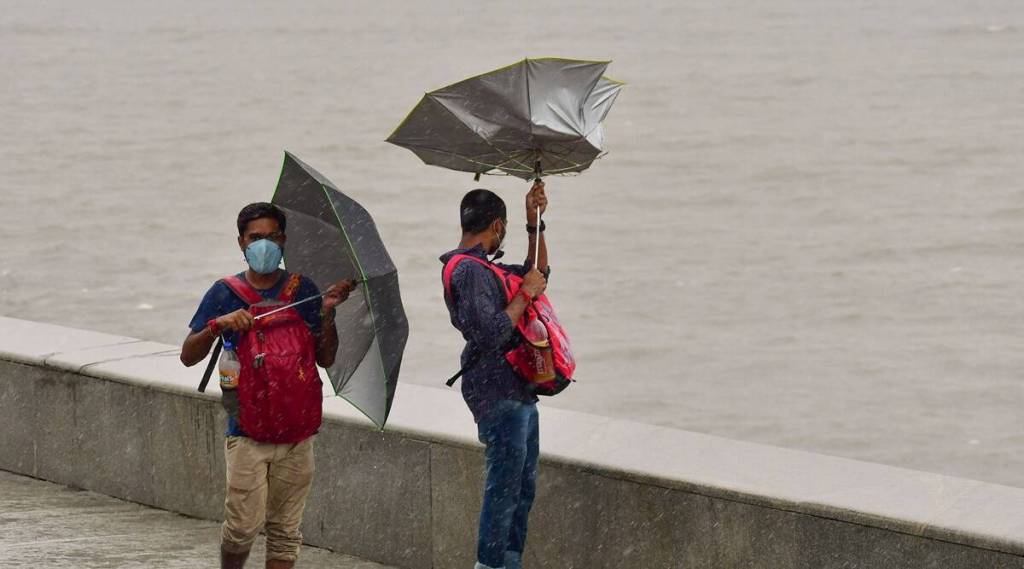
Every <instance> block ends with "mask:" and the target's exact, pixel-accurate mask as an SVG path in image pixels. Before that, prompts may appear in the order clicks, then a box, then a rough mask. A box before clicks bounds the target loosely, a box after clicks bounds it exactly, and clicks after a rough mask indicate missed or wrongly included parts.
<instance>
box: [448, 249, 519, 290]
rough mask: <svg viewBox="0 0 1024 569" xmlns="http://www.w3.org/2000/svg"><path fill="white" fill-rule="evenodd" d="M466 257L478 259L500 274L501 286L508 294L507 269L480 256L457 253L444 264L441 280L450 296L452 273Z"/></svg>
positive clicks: (477, 260) (473, 259)
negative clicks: (502, 268)
mask: <svg viewBox="0 0 1024 569" xmlns="http://www.w3.org/2000/svg"><path fill="white" fill-rule="evenodd" d="M465 259H470V260H472V261H476V262H477V263H480V264H481V265H483V266H485V267H487V268H488V269H490V270H491V271H493V272H494V274H496V275H498V280H499V281H501V288H503V289H505V296H508V292H509V291H508V287H507V286H506V285H505V277H506V276H507V275H506V273H505V271H503V270H501V268H499V267H498V266H497V265H495V264H494V263H488V262H487V261H485V260H483V259H481V258H480V257H474V256H472V255H455V256H454V257H452V258H451V259H448V263H447V264H446V265H445V266H444V272H443V273H442V274H441V281H442V282H443V283H444V293H445V294H446V295H448V298H452V273H454V272H455V267H457V266H458V265H459V263H461V262H462V261H463V260H465ZM453 300H454V299H453Z"/></svg>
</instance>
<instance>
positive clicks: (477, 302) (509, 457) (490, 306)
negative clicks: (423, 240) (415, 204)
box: [441, 181, 549, 569]
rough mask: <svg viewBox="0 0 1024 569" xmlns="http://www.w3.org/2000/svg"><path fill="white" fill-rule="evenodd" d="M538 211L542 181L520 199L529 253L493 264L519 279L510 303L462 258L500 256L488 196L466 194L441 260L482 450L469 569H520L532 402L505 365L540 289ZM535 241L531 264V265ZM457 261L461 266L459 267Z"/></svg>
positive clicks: (533, 473) (501, 210) (493, 202)
mask: <svg viewBox="0 0 1024 569" xmlns="http://www.w3.org/2000/svg"><path fill="white" fill-rule="evenodd" d="M538 208H539V209H540V212H541V213H543V212H544V211H545V210H546V209H547V197H546V196H545V194H544V183H543V182H540V181H537V182H535V183H534V185H533V187H532V188H531V189H530V192H529V193H528V194H527V196H526V219H527V225H526V230H527V233H528V234H529V238H530V239H529V243H530V244H529V253H528V255H527V258H526V263H525V264H524V265H504V264H497V266H498V268H500V269H501V270H502V271H504V272H505V273H512V274H515V275H518V276H521V277H523V278H524V280H523V283H522V286H521V288H520V289H519V293H518V294H516V296H515V297H514V298H512V299H511V300H509V299H508V297H507V295H506V292H505V289H504V288H503V287H502V284H501V283H500V282H499V281H498V277H497V275H496V274H495V272H494V271H492V270H491V269H490V268H488V267H487V266H485V265H483V264H481V263H479V262H476V261H475V260H471V259H465V258H464V257H460V258H456V257H458V256H460V255H468V256H472V257H476V258H477V259H480V260H482V261H483V262H484V263H490V262H493V261H491V260H489V259H488V257H489V256H491V257H492V258H493V259H497V258H499V257H501V256H502V251H501V246H502V243H503V241H504V239H505V234H506V226H507V223H508V220H507V217H506V215H505V213H506V212H505V202H503V201H502V199H501V198H500V197H498V196H497V195H496V194H494V193H493V192H490V191H488V190H473V191H471V192H469V193H468V194H466V196H465V197H464V198H463V200H462V204H461V206H460V221H461V224H462V241H461V243H459V247H458V248H457V249H455V250H453V251H450V252H448V253H445V254H444V255H442V256H441V262H442V263H444V264H445V266H446V267H447V266H448V264H449V262H450V261H452V262H455V263H458V264H457V265H455V266H454V268H450V271H451V272H450V280H449V281H448V284H449V286H448V287H447V291H446V293H445V302H446V304H447V306H448V311H449V314H450V316H451V322H452V325H453V326H455V327H456V328H457V329H458V330H459V331H460V332H462V335H463V337H464V338H465V339H466V347H465V349H464V350H463V352H462V369H463V372H464V375H463V377H462V396H463V398H464V399H465V401H466V404H467V405H468V406H469V409H470V411H471V412H472V413H473V419H474V420H475V421H476V423H477V434H478V437H479V439H480V442H482V443H484V444H485V445H486V447H487V449H486V453H485V454H486V460H487V473H486V483H485V487H484V498H483V506H482V508H481V510H480V525H479V529H478V534H477V563H476V566H475V567H476V569H500V568H503V569H520V567H522V554H523V549H524V547H525V545H526V529H527V519H528V517H529V514H530V507H531V505H532V504H533V498H534V493H535V486H536V480H537V462H538V457H539V452H540V449H539V443H540V438H539V427H538V414H537V405H536V404H537V396H536V395H534V394H533V393H532V392H531V391H530V389H529V386H528V384H527V382H526V381H524V380H523V379H522V378H521V377H520V376H519V375H518V374H517V373H516V371H515V370H514V369H513V368H512V366H511V365H510V364H509V362H508V361H507V360H506V359H505V353H506V352H508V351H509V350H510V349H512V348H514V347H515V346H516V345H517V343H518V342H519V341H520V339H519V337H518V334H517V333H516V323H517V322H518V321H519V320H520V318H522V317H523V314H524V312H525V311H526V308H527V306H528V305H529V304H530V302H532V300H533V299H534V298H536V297H538V296H540V295H541V294H542V293H543V292H544V290H545V288H546V286H547V275H548V273H549V269H548V254H547V246H546V243H545V240H544V224H543V223H542V224H540V226H538V218H537V214H538ZM537 239H539V240H540V253H539V258H538V259H534V254H535V251H536V247H535V246H536V244H537V241H536V240H537ZM460 260H461V262H460Z"/></svg>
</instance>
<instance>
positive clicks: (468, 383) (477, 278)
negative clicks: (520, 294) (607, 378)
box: [441, 246, 537, 422]
mask: <svg viewBox="0 0 1024 569" xmlns="http://www.w3.org/2000/svg"><path fill="white" fill-rule="evenodd" d="M460 254H465V255H472V256H474V257H478V258H480V259H484V260H487V254H486V253H485V252H484V249H483V247H480V246H477V247H474V248H472V249H456V250H454V251H449V252H448V253H445V254H444V255H442V256H441V262H442V263H445V264H447V263H448V260H449V259H451V258H452V257H454V256H455V255H460ZM497 265H498V266H499V267H501V268H502V269H504V270H505V271H508V272H510V273H514V274H516V275H519V276H525V275H526V272H527V268H526V267H525V266H524V265H505V264H501V263H497ZM442 270H443V269H442ZM445 303H446V304H447V306H448V313H449V315H450V316H451V321H452V326H455V328H457V329H458V330H459V331H460V332H462V337H463V338H465V340H466V347H465V349H464V350H462V367H463V368H467V366H468V369H466V373H465V375H463V376H462V397H463V399H465V400H466V405H468V406H469V410H470V411H471V412H472V413H473V419H474V420H475V421H476V422H480V418H481V417H482V416H483V415H485V414H486V413H487V412H488V411H489V410H490V409H491V408H492V407H493V406H494V404H495V403H496V402H498V401H501V400H505V399H512V400H516V401H524V402H528V403H532V402H536V401H537V396H536V395H534V394H533V393H531V392H530V391H529V389H528V388H527V383H526V381H524V380H523V379H522V378H521V377H520V376H519V374H517V373H516V371H515V370H514V369H513V368H512V365H511V364H509V363H508V361H507V360H506V359H505V353H506V352H508V351H509V350H511V349H513V348H515V347H516V346H517V345H518V344H519V342H521V341H522V339H521V337H520V335H519V332H518V331H517V330H516V328H515V325H514V324H513V322H512V320H511V319H510V318H509V317H508V314H506V313H505V308H506V307H507V306H508V300H507V299H506V297H505V289H504V287H502V285H501V282H500V281H499V280H498V277H497V275H495V274H494V273H493V272H492V271H491V270H490V269H488V268H487V267H485V266H483V265H481V264H479V263H476V262H473V261H469V260H466V261H462V262H461V263H459V265H458V266H457V267H456V268H455V270H454V271H452V279H451V298H448V296H447V295H445Z"/></svg>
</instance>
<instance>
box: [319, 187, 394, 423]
mask: <svg viewBox="0 0 1024 569" xmlns="http://www.w3.org/2000/svg"><path fill="white" fill-rule="evenodd" d="M320 189H322V190H323V191H324V196H325V197H326V198H327V203H329V204H331V211H332V212H334V218H335V219H337V220H338V227H339V228H341V234H342V235H344V236H345V241H346V242H348V250H349V251H351V252H352V260H353V261H355V264H356V269H358V270H359V276H360V277H361V278H360V280H361V281H362V283H363V294H365V295H366V310H367V311H368V312H369V313H370V324H371V325H372V326H373V339H374V341H376V342H377V357H378V358H380V369H381V370H382V371H384V374H385V378H384V379H385V381H386V380H387V377H386V375H387V367H386V366H385V365H384V356H383V355H382V353H381V350H380V342H379V335H378V333H377V317H376V315H375V314H374V313H373V300H372V299H371V298H370V287H368V286H366V285H367V284H368V279H367V278H366V271H365V270H364V269H363V265H362V263H360V262H359V257H358V256H357V255H356V249H355V247H353V246H352V239H350V238H349V236H348V230H347V229H345V224H344V223H343V222H342V221H341V216H340V215H338V209H337V208H336V207H334V201H333V200H331V195H330V193H328V191H327V187H326V186H324V185H323V184H320ZM338 395H339V397H341V398H342V399H344V400H345V401H348V402H349V403H350V404H351V405H352V406H353V407H355V408H356V409H359V412H360V413H362V414H363V415H366V418H367V419H369V420H370V421H371V422H372V423H373V424H374V425H376V426H378V427H380V430H382V431H383V430H384V423H386V422H387V418H386V417H385V419H384V423H378V422H377V421H376V419H374V418H373V417H371V416H370V414H369V413H367V412H366V411H364V410H362V409H361V408H360V407H359V405H356V404H355V403H353V402H352V401H351V400H349V399H348V398H347V397H345V396H343V395H341V394H340V393H339V394H338Z"/></svg>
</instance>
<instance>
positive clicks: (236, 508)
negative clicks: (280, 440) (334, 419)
mask: <svg viewBox="0 0 1024 569" xmlns="http://www.w3.org/2000/svg"><path fill="white" fill-rule="evenodd" d="M314 438H315V435H314V436H312V437H309V438H308V439H306V440H304V441H302V442H301V443H298V444H287V445H275V444H268V443H258V442H256V441H254V440H252V439H250V438H248V437H228V438H227V440H225V441H224V459H225V461H226V462H227V473H228V477H227V478H228V484H227V492H226V497H225V500H224V526H223V528H222V530H221V545H222V546H223V548H224V550H225V551H227V552H229V553H242V552H245V551H249V549H250V548H251V547H252V543H253V541H255V540H256V536H257V535H258V534H259V533H260V530H261V529H265V530H266V533H267V559H280V560H284V561H295V560H296V559H297V558H298V555H299V547H300V546H301V545H302V534H301V533H299V525H300V524H301V523H302V511H303V509H304V508H305V507H306V496H308V495H309V487H310V484H311V483H312V482H313V470H314V468H313V439H314Z"/></svg>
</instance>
